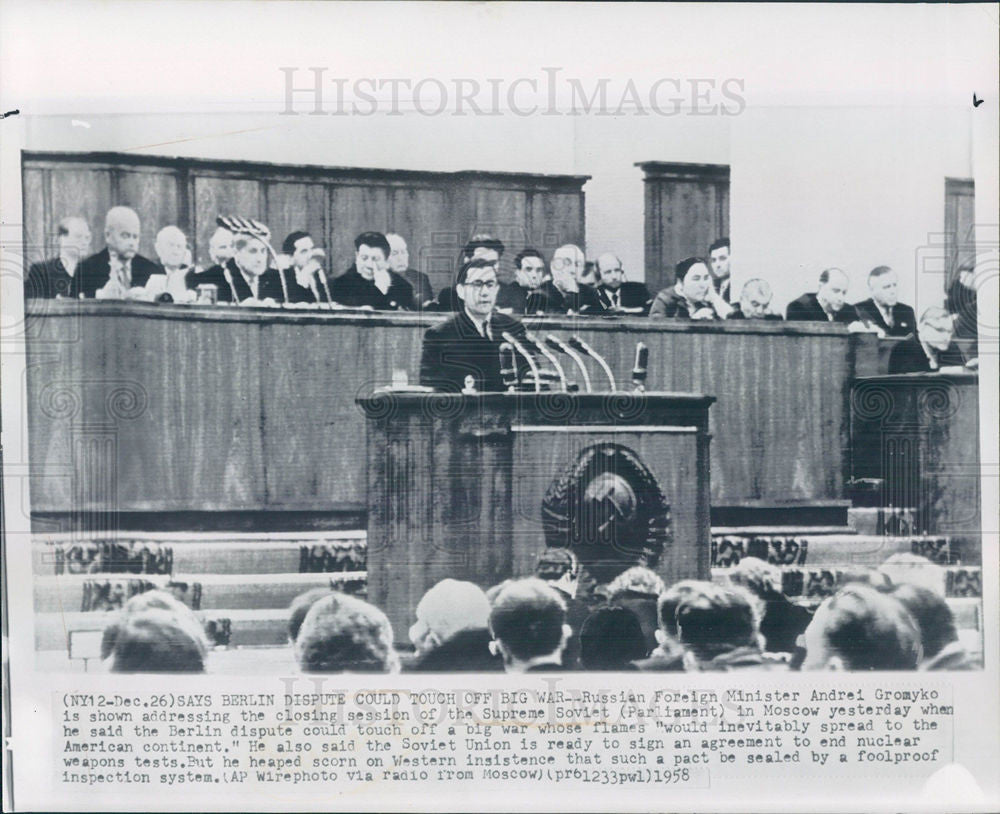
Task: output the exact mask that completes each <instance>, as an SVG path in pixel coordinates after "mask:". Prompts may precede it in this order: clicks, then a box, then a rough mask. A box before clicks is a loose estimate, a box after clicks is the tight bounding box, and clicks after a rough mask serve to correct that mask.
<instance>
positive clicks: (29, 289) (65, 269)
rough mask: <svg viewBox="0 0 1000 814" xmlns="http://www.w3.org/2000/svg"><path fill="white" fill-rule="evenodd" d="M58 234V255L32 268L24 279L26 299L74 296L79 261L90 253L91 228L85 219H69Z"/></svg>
mask: <svg viewBox="0 0 1000 814" xmlns="http://www.w3.org/2000/svg"><path fill="white" fill-rule="evenodd" d="M57 232H58V234H57V236H56V240H57V241H58V243H59V256H58V257H53V258H52V259H50V260H44V261H42V262H41V263H33V264H32V265H31V267H30V268H29V269H28V276H27V277H26V278H25V280H24V297H25V299H31V298H45V299H52V298H53V297H71V296H73V288H74V283H73V281H74V277H75V275H76V271H77V269H78V268H79V266H80V258H81V257H84V256H85V255H86V254H87V252H88V251H89V250H90V227H89V226H88V225H87V221H85V220H84V219H83V218H78V217H68V218H63V219H62V220H61V221H59V226H58V227H57Z"/></svg>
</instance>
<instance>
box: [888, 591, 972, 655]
mask: <svg viewBox="0 0 1000 814" xmlns="http://www.w3.org/2000/svg"><path fill="white" fill-rule="evenodd" d="M889 595H890V596H892V597H893V598H895V599H896V600H897V601H899V602H900V603H901V604H902V605H903V607H904V608H906V609H907V610H908V611H909V612H910V615H911V616H912V617H913V618H914V619H915V620H916V622H917V627H919V628H920V645H921V647H922V649H923V657H924V659H931V658H934V656H936V655H937V654H938V653H940V652H941V650H942V648H944V647H945V646H946V645H949V644H951V643H952V642H955V641H958V630H957V629H956V628H955V617H954V615H953V614H952V612H951V608H949V607H948V603H947V602H946V601H945V599H944V597H942V596H940V595H939V594H937V593H935V592H934V591H932V590H930V589H929V588H924V587H922V586H920V585H906V584H904V585H896V586H895V587H894V588H893V589H892V590H891V591H890V592H889Z"/></svg>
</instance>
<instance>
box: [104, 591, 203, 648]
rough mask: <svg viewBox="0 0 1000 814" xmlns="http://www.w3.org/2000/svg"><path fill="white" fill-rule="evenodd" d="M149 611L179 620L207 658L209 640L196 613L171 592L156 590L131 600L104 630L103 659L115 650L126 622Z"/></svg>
mask: <svg viewBox="0 0 1000 814" xmlns="http://www.w3.org/2000/svg"><path fill="white" fill-rule="evenodd" d="M148 610H161V611H166V612H167V613H169V614H170V615H172V616H173V617H174V618H175V619H176V620H177V623H178V624H179V625H180V626H181V627H182V628H184V630H185V631H186V633H187V635H188V636H189V637H190V638H191V639H192V640H193V641H195V642H197V643H198V646H199V648H200V649H201V652H202V657H204V656H205V654H206V653H207V652H208V639H207V638H206V636H205V631H204V629H203V628H202V626H201V622H199V621H198V617H196V616H195V615H194V612H193V611H192V610H191V609H190V608H189V607H188V606H187V605H185V604H184V603H183V602H181V601H180V600H179V599H178V598H177V597H176V596H174V595H173V594H172V593H170V592H169V591H166V590H162V589H154V590H151V591H144V592H143V593H141V594H136V595H135V596H133V597H132V598H131V599H129V600H128V601H127V602H126V603H125V604H124V605H123V606H122V609H121V611H119V613H118V620H117V622H116V623H114V624H111V625H108V626H107V627H105V628H104V636H103V637H102V640H101V658H102V659H105V658H107V657H108V656H110V655H111V653H112V651H113V650H114V646H115V641H116V640H117V638H118V633H119V630H120V629H121V626H122V624H123V623H124V622H125V620H126V619H128V618H129V617H130V616H135V615H136V614H140V613H145V612H146V611H148Z"/></svg>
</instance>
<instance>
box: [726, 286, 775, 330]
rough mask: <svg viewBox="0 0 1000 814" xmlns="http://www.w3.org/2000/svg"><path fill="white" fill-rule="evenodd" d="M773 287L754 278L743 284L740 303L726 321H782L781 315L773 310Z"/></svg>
mask: <svg viewBox="0 0 1000 814" xmlns="http://www.w3.org/2000/svg"><path fill="white" fill-rule="evenodd" d="M771 297H772V293H771V286H769V285H768V284H767V281H766V280H761V279H760V278H759V277H754V278H753V279H751V280H747V281H746V282H745V283H744V284H743V290H742V291H741V292H740V301H739V302H738V303H736V304H735V305H734V306H733V310H732V311H730V313H729V316H727V317H726V319H767V320H777V321H780V320H781V315H780V314H776V313H774V312H773V311H772V310H771Z"/></svg>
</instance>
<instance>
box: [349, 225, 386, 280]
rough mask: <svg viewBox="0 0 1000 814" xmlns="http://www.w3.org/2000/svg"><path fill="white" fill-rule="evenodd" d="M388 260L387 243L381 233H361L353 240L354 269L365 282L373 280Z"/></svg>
mask: <svg viewBox="0 0 1000 814" xmlns="http://www.w3.org/2000/svg"><path fill="white" fill-rule="evenodd" d="M388 260H389V241H388V240H386V239H385V235H383V234H382V233H381V232H362V233H361V234H360V235H358V236H357V237H356V238H354V267H355V268H356V269H357V270H358V274H360V275H361V276H362V277H364V278H365V279H366V280H374V279H375V272H376V271H379V270H380V269H384V268H385V267H386V264H387V262H388Z"/></svg>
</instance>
